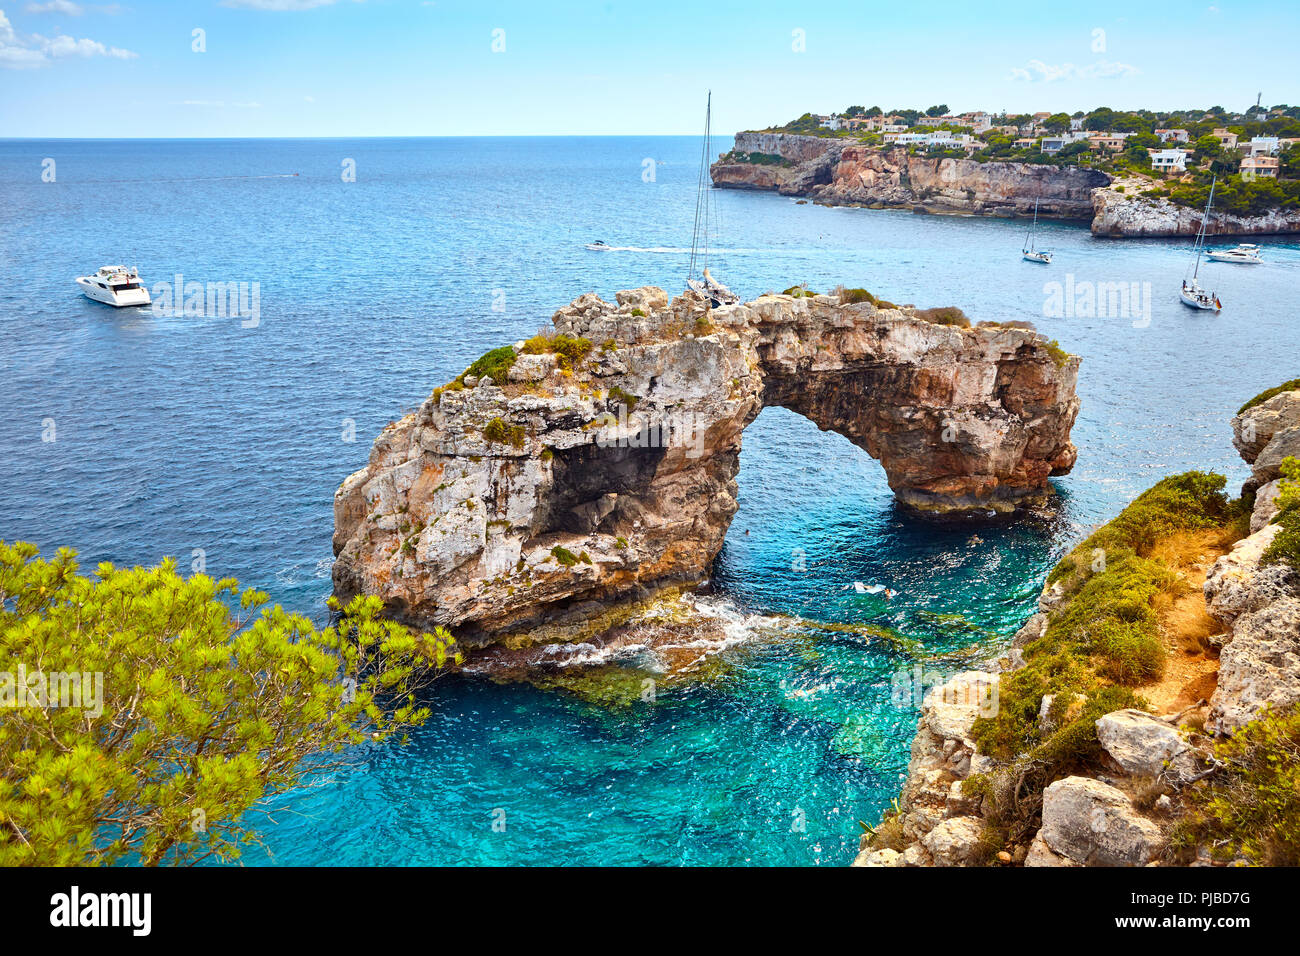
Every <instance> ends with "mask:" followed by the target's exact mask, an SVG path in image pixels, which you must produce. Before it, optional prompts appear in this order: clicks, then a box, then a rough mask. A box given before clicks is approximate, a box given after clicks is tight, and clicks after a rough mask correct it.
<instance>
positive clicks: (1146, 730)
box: [1097, 709, 1197, 779]
mask: <svg viewBox="0 0 1300 956" xmlns="http://www.w3.org/2000/svg"><path fill="white" fill-rule="evenodd" d="M1097 740H1098V741H1099V742H1100V743H1101V746H1102V749H1103V750H1105V751H1106V753H1107V754H1108V755H1109V756H1110V758H1111V759H1112V760H1114V761H1115V763H1116V764H1118V765H1119V767H1120V768H1121V769H1122V770H1123V771H1124V772H1125V773H1129V774H1133V775H1135V776H1146V777H1158V776H1165V777H1167V778H1170V779H1189V778H1191V777H1192V776H1194V775H1195V773H1196V770H1197V765H1196V761H1195V760H1194V759H1193V757H1192V752H1191V747H1190V746H1189V745H1188V743H1187V741H1185V740H1184V739H1183V738H1182V737H1181V736H1180V735H1179V733H1178V731H1177V730H1176V729H1175V728H1174V727H1173V726H1172V725H1171V724H1169V723H1167V722H1166V721H1163V720H1160V719H1158V718H1156V717H1153V716H1152V715H1151V714H1148V713H1146V712H1145V711H1141V710H1132V709H1128V710H1117V711H1114V712H1113V713H1109V714H1106V715H1104V716H1103V717H1101V718H1099V719H1098V720H1097Z"/></svg>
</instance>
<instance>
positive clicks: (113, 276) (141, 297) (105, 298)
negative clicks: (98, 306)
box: [77, 266, 152, 308]
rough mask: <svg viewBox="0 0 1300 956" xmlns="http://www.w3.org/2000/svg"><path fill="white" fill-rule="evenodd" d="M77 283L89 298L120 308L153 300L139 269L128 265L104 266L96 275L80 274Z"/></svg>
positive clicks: (148, 302) (146, 303)
mask: <svg viewBox="0 0 1300 956" xmlns="http://www.w3.org/2000/svg"><path fill="white" fill-rule="evenodd" d="M77 285H79V286H81V291H82V292H84V293H85V294H86V296H87V297H88V298H91V299H94V300H95V301H96V302H103V303H104V304H105V305H113V306H117V307H118V308H121V307H123V306H129V305H149V304H150V302H151V301H152V300H151V299H150V298H149V290H148V289H146V288H145V287H144V283H143V282H141V281H140V273H139V271H138V270H136V269H135V268H130V269H128V268H127V267H126V266H104V267H102V268H101V269H100V270H99V271H98V272H96V273H95V274H94V275H89V276H78V277H77Z"/></svg>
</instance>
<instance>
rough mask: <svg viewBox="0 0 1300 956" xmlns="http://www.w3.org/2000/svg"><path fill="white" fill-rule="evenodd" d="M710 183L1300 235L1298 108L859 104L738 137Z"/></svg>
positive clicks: (1130, 229) (933, 207) (918, 207)
mask: <svg viewBox="0 0 1300 956" xmlns="http://www.w3.org/2000/svg"><path fill="white" fill-rule="evenodd" d="M710 172H711V175H712V178H713V182H714V184H715V185H716V186H719V187H727V188H742V189H766V190H775V191H777V192H780V193H782V194H783V195H791V196H802V197H807V198H809V199H812V200H814V201H816V202H819V203H823V204H826V205H861V206H869V207H872V208H904V209H912V210H914V211H918V212H936V213H954V214H968V215H989V216H1025V215H1030V214H1032V212H1033V209H1034V206H1035V203H1037V204H1038V206H1039V214H1040V215H1043V216H1047V217H1054V218H1060V219H1075V220H1081V221H1088V222H1090V224H1091V228H1092V231H1093V232H1094V233H1095V234H1096V235H1099V236H1183V235H1193V234H1195V233H1196V231H1197V229H1198V228H1199V226H1200V211H1199V210H1200V209H1201V208H1203V207H1204V205H1205V200H1206V195H1207V193H1208V191H1209V186H1210V182H1211V180H1212V179H1213V178H1216V177H1217V179H1218V181H1219V182H1218V187H1217V189H1216V192H1215V211H1214V213H1213V214H1212V216H1211V219H1210V224H1209V232H1210V233H1212V234H1217V235H1248V234H1249V235H1262V234H1270V233H1294V232H1300V107H1289V106H1275V107H1272V108H1271V109H1263V108H1252V109H1251V110H1249V111H1247V112H1246V113H1244V114H1230V113H1227V112H1225V111H1224V110H1223V109H1222V108H1220V107H1214V108H1212V109H1210V110H1182V111H1173V112H1152V111H1146V110H1139V111H1132V112H1121V111H1116V110H1112V109H1109V108H1106V107H1101V108H1098V109H1095V110H1093V111H1092V112H1089V113H1084V112H1077V113H1075V114H1074V115H1070V114H1067V113H1048V112H1039V113H1033V114H1019V115H1008V114H1005V113H1003V114H992V113H986V112H980V111H975V112H968V113H961V114H957V115H953V114H950V113H949V112H948V107H947V106H946V105H942V104H941V105H938V106H932V107H930V108H929V109H928V110H925V111H920V110H910V109H909V110H896V111H893V112H889V113H886V112H885V111H883V110H881V109H880V108H879V107H876V106H873V107H870V108H864V107H861V106H851V107H849V108H848V109H847V110H845V111H844V113H842V114H839V113H833V114H830V115H817V114H812V113H805V114H804V115H803V116H801V117H799V118H798V119H796V120H792V121H791V122H789V123H786V124H784V125H782V126H775V127H770V128H768V129H765V130H746V131H742V132H740V133H737V134H736V141H735V146H734V147H733V149H732V150H731V151H730V152H728V153H725V154H723V155H722V156H720V157H719V159H718V161H717V162H716V163H714V164H713V166H712V167H711V169H710Z"/></svg>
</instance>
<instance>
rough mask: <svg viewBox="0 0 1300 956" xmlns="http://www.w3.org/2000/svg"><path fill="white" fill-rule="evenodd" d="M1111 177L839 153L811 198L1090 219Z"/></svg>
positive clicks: (885, 153)
mask: <svg viewBox="0 0 1300 956" xmlns="http://www.w3.org/2000/svg"><path fill="white" fill-rule="evenodd" d="M1108 182H1110V177H1109V176H1107V175H1106V174H1104V173H1099V172H1097V171H1096V170H1091V169H1079V168H1077V167H1061V166H1038V165H1033V164H1029V163H977V162H975V161H974V160H969V159H951V158H945V159H937V158H929V157H925V156H913V155H910V154H909V153H908V151H907V150H906V149H904V148H902V147H895V148H893V149H887V150H880V149H873V148H871V147H868V146H845V147H844V148H843V149H842V150H841V151H840V155H839V161H838V162H837V163H836V164H835V166H834V169H833V170H832V173H831V178H830V181H829V182H828V183H827V184H825V185H822V186H817V187H815V188H814V189H813V190H812V191H811V195H812V196H813V198H815V199H817V200H819V201H822V202H831V203H835V204H846V203H862V204H864V205H881V206H902V207H907V208H913V209H925V210H930V211H935V212H960V213H969V214H972V215H977V216H1026V215H1032V214H1033V211H1034V202H1035V200H1037V201H1038V204H1039V206H1038V214H1039V215H1040V216H1047V217H1049V218H1058V219H1091V218H1092V214H1093V210H1092V191H1093V190H1094V189H1095V188H1097V187H1098V186H1103V185H1105V184H1106V183H1108Z"/></svg>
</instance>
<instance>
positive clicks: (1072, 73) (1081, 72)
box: [1008, 60, 1142, 83]
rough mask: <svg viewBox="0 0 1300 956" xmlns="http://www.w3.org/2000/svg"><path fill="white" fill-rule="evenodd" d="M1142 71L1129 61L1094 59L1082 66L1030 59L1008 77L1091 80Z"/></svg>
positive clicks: (1033, 80)
mask: <svg viewBox="0 0 1300 956" xmlns="http://www.w3.org/2000/svg"><path fill="white" fill-rule="evenodd" d="M1140 72H1142V71H1141V70H1139V69H1138V68H1137V67H1136V66H1133V65H1132V64H1130V63H1119V62H1116V61H1114V60H1095V61H1093V62H1092V63H1086V64H1084V65H1083V66H1075V65H1074V64H1073V63H1062V64H1060V65H1059V66H1057V65H1054V64H1051V63H1044V62H1043V61H1042V60H1030V61H1029V62H1028V63H1026V64H1025V65H1024V66H1023V67H1015V68H1014V69H1013V70H1012V71H1011V74H1010V76H1009V77H1008V79H1012V80H1024V81H1025V82H1027V83H1055V82H1056V81H1058V80H1070V79H1079V80H1093V79H1110V78H1112V77H1117V76H1132V75H1134V74H1135V73H1140Z"/></svg>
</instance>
